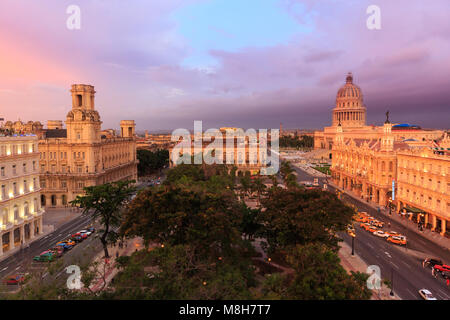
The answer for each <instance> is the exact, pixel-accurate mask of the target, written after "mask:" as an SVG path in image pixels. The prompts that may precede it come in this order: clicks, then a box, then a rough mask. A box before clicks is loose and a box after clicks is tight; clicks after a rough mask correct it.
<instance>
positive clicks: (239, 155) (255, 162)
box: [169, 127, 278, 175]
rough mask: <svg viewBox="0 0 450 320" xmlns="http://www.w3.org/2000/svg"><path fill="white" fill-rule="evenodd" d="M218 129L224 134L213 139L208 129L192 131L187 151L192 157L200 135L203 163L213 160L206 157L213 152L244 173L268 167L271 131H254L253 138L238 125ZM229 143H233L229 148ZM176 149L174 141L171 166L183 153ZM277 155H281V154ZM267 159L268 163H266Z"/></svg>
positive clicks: (217, 158) (174, 164) (223, 162)
mask: <svg viewBox="0 0 450 320" xmlns="http://www.w3.org/2000/svg"><path fill="white" fill-rule="evenodd" d="M219 131H220V133H221V135H222V137H215V136H213V139H211V137H210V136H208V135H207V134H206V133H202V134H200V133H197V135H199V136H197V137H196V136H195V134H190V141H189V142H187V154H189V156H190V157H193V156H195V154H196V152H197V151H196V146H195V142H194V141H195V140H196V138H197V139H198V140H199V141H201V143H200V148H201V151H200V153H201V154H202V155H203V162H204V163H207V164H210V163H208V162H206V161H205V159H204V157H205V154H210V155H211V156H212V158H214V159H216V161H217V162H216V163H219V164H230V165H231V166H236V174H237V175H243V174H244V173H245V172H246V171H248V172H250V174H251V175H256V174H259V173H261V169H262V168H268V167H269V166H270V161H271V160H274V158H271V155H270V144H271V137H270V134H269V132H268V133H267V136H265V135H261V134H260V133H257V132H256V131H255V136H254V138H255V139H252V138H250V135H246V133H245V132H244V131H243V130H242V129H239V128H234V127H224V128H220V130H219ZM227 132H230V133H232V135H234V136H233V137H231V138H230V137H229V136H227ZM200 135H201V136H200ZM263 139H265V142H263ZM277 139H278V137H277ZM228 146H231V147H230V148H228ZM261 146H267V150H262V149H261V150H260V147H261ZM173 151H174V146H173V145H171V147H170V148H169V163H170V166H171V167H174V166H176V165H177V160H176V161H173V159H180V158H181V157H182V156H183V154H182V152H181V153H180V154H178V155H176V154H173ZM260 151H261V152H260ZM263 151H264V152H263ZM220 154H222V157H220ZM275 158H276V159H278V155H277V156H276V157H275ZM277 161H278V160H277ZM266 162H268V163H269V165H267V164H265V163H266Z"/></svg>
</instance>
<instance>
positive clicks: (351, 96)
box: [336, 72, 363, 108]
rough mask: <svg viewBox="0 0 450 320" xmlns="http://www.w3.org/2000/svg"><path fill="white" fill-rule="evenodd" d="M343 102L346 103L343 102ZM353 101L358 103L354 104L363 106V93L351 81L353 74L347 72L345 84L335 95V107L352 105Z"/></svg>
mask: <svg viewBox="0 0 450 320" xmlns="http://www.w3.org/2000/svg"><path fill="white" fill-rule="evenodd" d="M344 102H346V103H345V104H344ZM348 102H350V104H348ZM353 102H358V103H359V104H358V105H356V106H363V104H362V102H363V94H362V91H361V88H360V87H358V86H357V85H356V84H354V83H353V75H352V73H351V72H349V73H348V74H347V77H346V79H345V84H344V85H343V86H342V87H341V88H340V89H339V90H338V93H337V95H336V107H342V108H345V107H354V106H355V105H354V104H353Z"/></svg>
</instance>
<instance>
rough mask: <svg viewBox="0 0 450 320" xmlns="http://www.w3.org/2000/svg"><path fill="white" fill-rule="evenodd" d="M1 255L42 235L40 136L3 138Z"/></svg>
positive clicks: (0, 150)
mask: <svg viewBox="0 0 450 320" xmlns="http://www.w3.org/2000/svg"><path fill="white" fill-rule="evenodd" d="M0 187H1V190H0V256H2V255H3V254H5V253H6V252H8V251H10V250H12V249H14V248H15V247H19V246H21V245H24V244H27V243H28V242H30V241H31V240H32V239H33V238H35V237H36V236H37V235H38V234H40V233H42V231H43V230H42V215H43V213H44V209H43V208H42V207H41V205H40V201H39V197H40V187H39V151H38V138H37V136H36V135H31V134H26V135H13V136H11V135H4V134H2V135H0Z"/></svg>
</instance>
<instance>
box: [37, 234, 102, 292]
mask: <svg viewBox="0 0 450 320" xmlns="http://www.w3.org/2000/svg"><path fill="white" fill-rule="evenodd" d="M95 235H96V234H95V233H93V234H91V235H90V236H89V237H88V238H87V239H85V240H83V241H82V242H80V243H78V244H77V245H76V246H75V247H73V248H72V249H71V250H70V251H68V252H66V253H65V254H64V255H63V256H62V257H61V259H62V266H61V268H60V269H59V270H57V271H56V272H55V273H54V274H53V275H49V274H47V275H46V277H45V279H44V280H45V282H46V283H47V284H50V283H54V284H55V285H57V286H61V285H64V284H66V283H67V279H68V277H69V276H70V275H72V274H73V273H67V267H68V266H71V265H76V266H78V267H80V269H81V268H83V266H86V265H88V264H89V263H90V262H91V261H92V259H93V258H94V257H95V255H96V254H98V253H99V252H100V251H101V250H102V245H101V242H100V240H99V239H98V238H97V237H96V236H95Z"/></svg>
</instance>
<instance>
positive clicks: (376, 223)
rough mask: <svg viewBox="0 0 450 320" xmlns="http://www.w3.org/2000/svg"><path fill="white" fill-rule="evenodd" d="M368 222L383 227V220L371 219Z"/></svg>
mask: <svg viewBox="0 0 450 320" xmlns="http://www.w3.org/2000/svg"><path fill="white" fill-rule="evenodd" d="M369 223H370V224H371V225H373V226H375V227H377V228H383V226H384V222H382V221H378V220H372V221H370V222H369Z"/></svg>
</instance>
